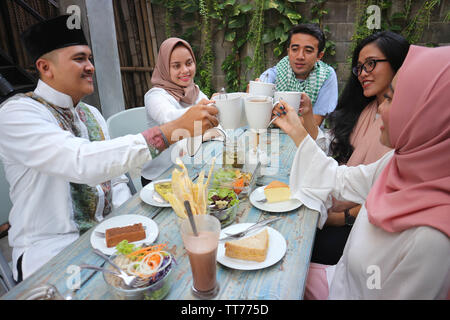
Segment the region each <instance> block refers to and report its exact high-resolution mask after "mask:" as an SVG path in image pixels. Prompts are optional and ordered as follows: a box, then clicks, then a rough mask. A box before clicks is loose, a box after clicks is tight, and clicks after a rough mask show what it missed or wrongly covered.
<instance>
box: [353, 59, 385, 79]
mask: <svg viewBox="0 0 450 320" xmlns="http://www.w3.org/2000/svg"><path fill="white" fill-rule="evenodd" d="M384 61H388V60H387V59H378V60H375V59H373V60H367V61H366V62H364V63H363V64H360V65H357V66H356V67H353V68H352V72H353V74H354V75H355V76H357V77H359V76H360V75H361V72H362V71H363V69H364V71H365V72H367V73H369V72H372V71H373V69H375V67H376V66H377V62H384Z"/></svg>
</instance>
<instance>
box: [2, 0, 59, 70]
mask: <svg viewBox="0 0 450 320" xmlns="http://www.w3.org/2000/svg"><path fill="white" fill-rule="evenodd" d="M1 2H2V3H1V4H0V5H1V9H2V12H3V13H5V14H0V20H2V21H0V26H1V27H2V29H3V31H2V32H1V33H0V34H1V36H2V40H1V42H0V45H1V46H2V49H3V50H4V51H5V52H6V53H7V54H8V55H9V56H11V57H13V59H14V60H15V61H16V63H17V64H18V65H20V66H22V67H23V68H25V69H26V70H27V71H29V72H31V73H35V69H34V65H33V61H31V59H30V57H29V56H28V54H27V53H26V51H25V49H24V47H23V45H22V42H21V40H20V34H22V32H23V31H25V30H26V29H27V28H28V27H29V26H31V25H33V24H35V23H37V22H38V21H37V20H36V19H35V18H34V17H33V16H31V15H30V14H29V13H28V12H26V11H25V10H24V9H23V8H22V7H21V6H19V5H18V4H16V3H15V2H14V1H1ZM26 2H27V4H28V5H29V6H30V7H32V8H33V9H34V10H36V11H37V12H38V13H39V14H40V15H41V16H42V17H44V18H45V19H49V18H52V17H56V16H58V15H59V13H58V9H57V8H56V7H54V6H51V5H49V4H48V2H47V1H42V0H27V1H26ZM6 13H7V14H6Z"/></svg>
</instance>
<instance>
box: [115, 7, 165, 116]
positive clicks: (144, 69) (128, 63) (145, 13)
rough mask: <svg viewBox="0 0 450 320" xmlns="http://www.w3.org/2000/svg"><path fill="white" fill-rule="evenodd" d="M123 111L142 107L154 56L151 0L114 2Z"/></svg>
mask: <svg viewBox="0 0 450 320" xmlns="http://www.w3.org/2000/svg"><path fill="white" fill-rule="evenodd" d="M113 5H114V18H115V24H116V35H117V44H118V48H119V59H120V66H121V72H122V86H123V93H124V99H125V107H126V109H130V108H133V107H138V106H143V105H144V95H145V93H146V92H147V91H148V90H149V89H150V88H151V75H152V71H153V68H154V67H155V58H156V56H157V46H156V33H155V28H154V24H153V13H152V10H151V1H150V0H133V1H129V0H113Z"/></svg>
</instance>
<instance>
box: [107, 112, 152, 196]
mask: <svg viewBox="0 0 450 320" xmlns="http://www.w3.org/2000/svg"><path fill="white" fill-rule="evenodd" d="M106 124H107V125H108V131H109V135H110V137H111V139H114V138H117V137H122V136H125V135H127V134H138V133H141V132H142V131H145V130H146V129H148V124H147V115H146V111H145V107H135V108H132V109H127V110H124V111H121V112H118V113H116V114H113V115H112V116H111V117H109V118H108V120H106ZM129 178H130V177H129ZM131 180H132V182H131V184H129V186H130V189H131V192H132V193H136V192H138V191H140V190H141V189H142V184H141V177H140V175H139V174H131ZM134 188H135V190H133V189H134Z"/></svg>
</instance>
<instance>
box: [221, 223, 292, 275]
mask: <svg viewBox="0 0 450 320" xmlns="http://www.w3.org/2000/svg"><path fill="white" fill-rule="evenodd" d="M252 224H253V223H238V224H233V225H231V226H229V227H227V228H225V229H223V230H222V232H221V233H220V238H224V237H226V234H225V232H228V233H236V232H240V231H243V230H245V229H247V228H248V227H250V226H251V225H252ZM265 228H267V231H268V232H269V250H267V256H266V260H264V261H262V262H257V261H247V260H240V259H234V258H229V257H227V256H225V242H219V247H218V248H217V261H218V262H219V263H221V264H223V265H224V266H226V267H229V268H233V269H238V270H257V269H263V268H267V267H270V266H271V265H273V264H275V263H277V262H278V261H280V260H281V258H283V257H284V254H285V253H286V240H285V239H284V237H283V235H282V234H281V233H279V232H278V231H277V230H275V229H273V228H271V227H265ZM262 230H264V228H262V229H258V230H256V231H254V232H251V233H249V234H248V235H247V236H251V235H254V234H256V233H258V232H261V231H262ZM247 236H246V237H247ZM242 239H244V238H242Z"/></svg>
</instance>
